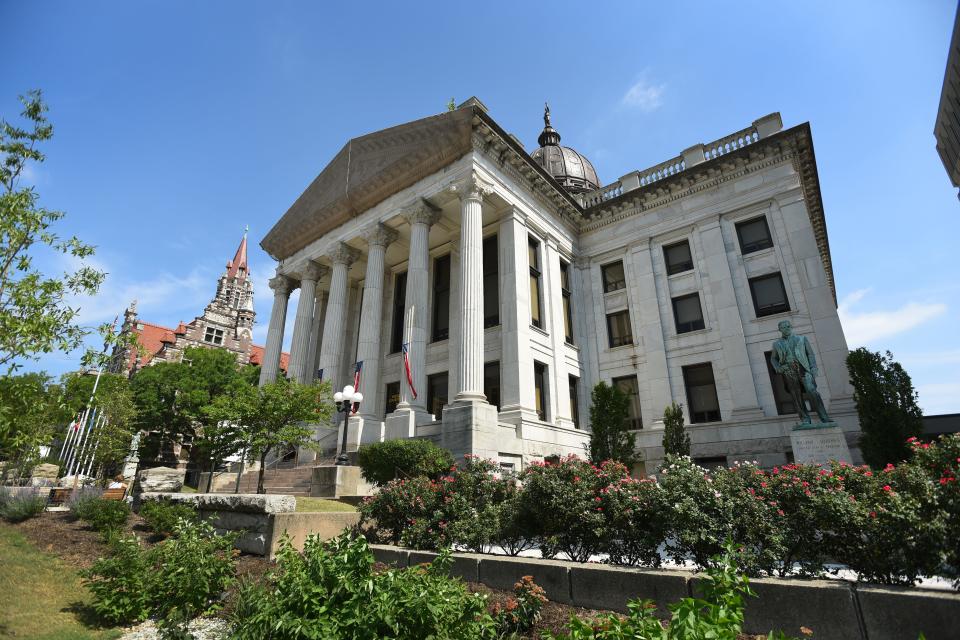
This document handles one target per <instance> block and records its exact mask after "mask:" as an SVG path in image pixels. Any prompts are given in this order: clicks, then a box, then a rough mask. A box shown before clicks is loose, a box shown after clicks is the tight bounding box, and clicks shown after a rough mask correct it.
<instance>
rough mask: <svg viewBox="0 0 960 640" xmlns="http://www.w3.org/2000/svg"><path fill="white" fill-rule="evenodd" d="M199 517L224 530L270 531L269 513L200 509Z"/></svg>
mask: <svg viewBox="0 0 960 640" xmlns="http://www.w3.org/2000/svg"><path fill="white" fill-rule="evenodd" d="M200 518H201V519H203V520H207V521H208V522H210V524H212V525H213V526H214V527H215V528H217V529H222V530H224V531H244V530H245V531H250V532H255V533H269V531H270V515H269V514H266V513H244V512H242V511H210V510H208V509H200Z"/></svg>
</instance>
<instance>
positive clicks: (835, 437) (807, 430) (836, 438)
mask: <svg viewBox="0 0 960 640" xmlns="http://www.w3.org/2000/svg"><path fill="white" fill-rule="evenodd" d="M790 446H791V448H792V449H793V461H794V462H796V463H797V464H817V465H820V466H825V465H826V464H828V463H829V462H830V461H831V460H836V461H837V462H846V463H848V464H852V458H851V457H850V448H849V447H848V446H847V438H846V436H845V435H844V433H843V430H842V429H840V427H837V426H830V427H814V428H811V427H803V428H798V427H794V429H793V431H791V432H790Z"/></svg>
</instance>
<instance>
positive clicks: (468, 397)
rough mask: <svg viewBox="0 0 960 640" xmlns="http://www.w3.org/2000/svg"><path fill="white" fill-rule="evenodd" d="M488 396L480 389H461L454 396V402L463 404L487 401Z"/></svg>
mask: <svg viewBox="0 0 960 640" xmlns="http://www.w3.org/2000/svg"><path fill="white" fill-rule="evenodd" d="M486 401H487V396H485V395H484V394H483V393H480V392H479V391H461V392H460V393H458V394H457V395H456V397H454V399H453V404H463V403H464V402H486Z"/></svg>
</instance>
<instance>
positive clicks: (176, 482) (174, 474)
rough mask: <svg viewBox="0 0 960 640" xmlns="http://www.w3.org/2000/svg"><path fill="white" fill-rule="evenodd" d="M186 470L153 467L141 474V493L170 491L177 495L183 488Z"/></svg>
mask: <svg viewBox="0 0 960 640" xmlns="http://www.w3.org/2000/svg"><path fill="white" fill-rule="evenodd" d="M185 474H186V470H184V469H171V468H170V467H153V468H150V469H144V470H143V471H141V472H140V491H142V492H144V493H154V492H158V491H169V492H172V493H176V492H178V491H180V489H181V488H182V487H183V477H184V475H185Z"/></svg>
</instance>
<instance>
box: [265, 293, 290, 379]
mask: <svg viewBox="0 0 960 640" xmlns="http://www.w3.org/2000/svg"><path fill="white" fill-rule="evenodd" d="M270 288H271V289H273V309H272V310H271V311H270V326H269V327H268V328H267V345H266V347H264V351H263V362H262V363H261V364H260V386H263V385H265V384H267V383H268V382H273V381H274V380H276V379H277V371H278V370H279V369H280V350H281V349H282V348H283V327H284V324H286V322H287V302H289V300H290V292H291V291H292V290H293V282H292V281H291V280H290V279H289V278H287V277H286V276H282V275H279V274H277V276H276V277H274V278H271V279H270Z"/></svg>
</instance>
